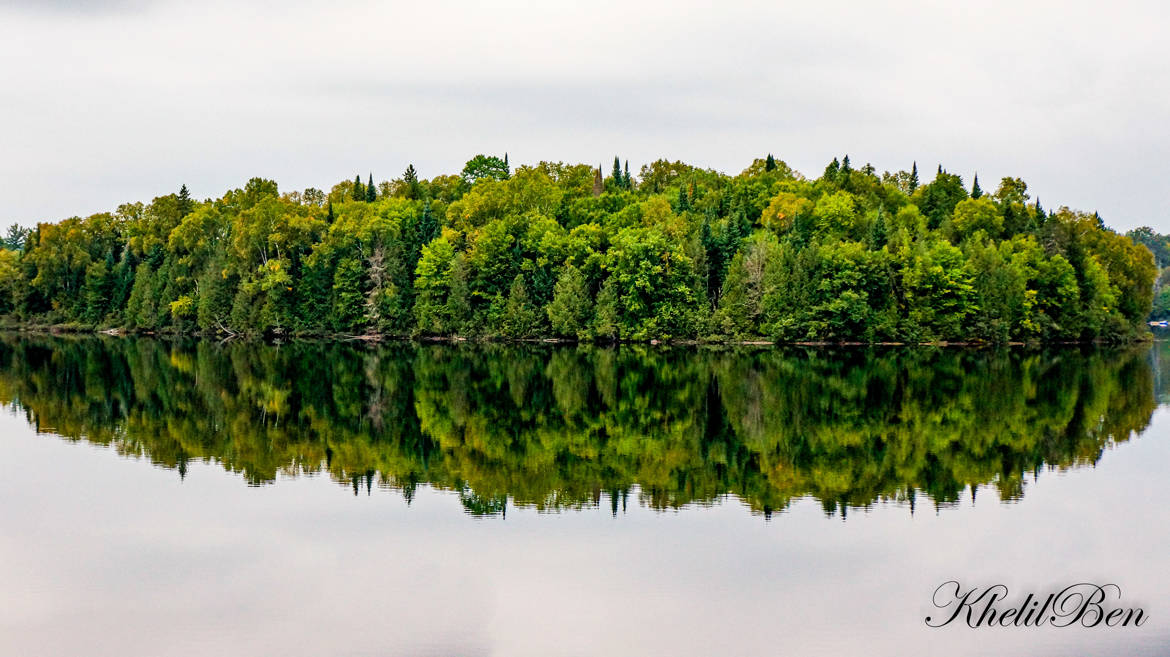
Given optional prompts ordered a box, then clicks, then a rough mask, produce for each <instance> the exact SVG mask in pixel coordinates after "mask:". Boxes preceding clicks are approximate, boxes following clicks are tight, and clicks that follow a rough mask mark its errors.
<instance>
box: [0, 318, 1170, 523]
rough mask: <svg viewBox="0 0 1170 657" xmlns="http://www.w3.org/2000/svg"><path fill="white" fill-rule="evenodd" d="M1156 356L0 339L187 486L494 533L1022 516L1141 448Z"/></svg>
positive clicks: (72, 402)
mask: <svg viewBox="0 0 1170 657" xmlns="http://www.w3.org/2000/svg"><path fill="white" fill-rule="evenodd" d="M1165 350H1166V346H1165V345H1164V344H1162V343H1159V344H1155V345H1143V346H1136V347H1135V346H1129V347H1118V348H1099V349H1075V348H1074V349H1069V348H1064V349H1052V350H1045V349H1035V350H1006V349H1003V350H972V349H962V350H960V349H950V350H947V349H935V348H927V349H913V350H906V349H881V348H876V347H875V348H870V349H861V350H854V349H849V350H842V349H831V348H830V349H825V348H815V349H814V348H805V347H782V348H776V349H753V348H735V349H723V348H719V349H714V348H702V349H678V348H660V349H654V348H650V347H648V346H645V345H640V344H637V345H620V346H616V347H615V346H593V345H580V346H576V347H567V346H561V347H551V346H548V345H534V344H486V345H480V344H418V343H412V342H392V343H390V344H387V345H372V346H371V345H359V346H354V345H352V344H348V343H342V342H317V341H293V342H291V343H289V344H284V345H280V346H275V345H269V344H265V343H262V342H256V341H226V342H223V341H221V342H216V341H211V340H190V339H186V338H181V339H178V340H175V341H169V340H159V339H149V338H107V337H93V336H81V337H66V338H63V339H61V338H49V337H41V336H32V337H29V336H17V335H13V334H0V404H3V405H5V406H8V407H10V408H13V409H16V410H19V411H21V412H22V413H23V414H24V415H25V417H26V419H27V420H28V422H29V423H30V424H34V425H35V426H37V427H38V429H39V430H40V431H42V432H51V433H54V434H57V435H60V436H63V437H65V438H67V439H70V440H84V441H88V442H91V443H94V444H101V445H110V446H112V447H113V448H115V449H116V450H118V452H119V453H121V454H125V455H131V456H135V457H145V458H147V459H149V460H150V461H151V462H153V463H155V464H157V465H160V466H163V467H167V468H173V469H175V470H177V471H178V474H179V475H180V476H185V474H186V472H187V468H188V467H189V465H190V464H191V463H193V462H196V461H204V462H214V463H216V464H218V465H219V466H220V467H222V468H224V469H225V470H228V471H230V472H237V473H240V474H241V476H242V477H243V478H245V479H246V480H247V481H248V482H249V483H250V484H264V483H271V482H274V481H276V479H277V476H278V474H281V473H284V474H286V475H298V474H302V473H326V474H328V475H329V476H330V477H332V478H333V479H334V480H335V481H337V482H338V483H341V484H342V485H346V486H352V487H353V488H354V491H355V492H358V491H359V490H361V491H362V492H363V493H364V492H365V491H366V490H368V489H370V488H372V487H373V486H374V485H379V486H384V487H390V488H394V489H396V490H398V491H400V492H401V494H403V495H404V496H406V498H407V500H409V499H411V497H412V496H413V494H414V492H415V490H416V488H417V487H418V486H422V485H430V486H433V487H435V488H439V489H443V490H449V491H454V492H457V493H458V494H459V496H460V499H461V500H462V501H463V503H464V505H465V506H466V507H467V509H468V511H470V512H472V513H483V514H492V513H499V512H501V511H503V509H504V508H505V507H506V506H507V505H508V504H513V505H526V506H535V507H539V508H545V509H560V508H573V507H580V506H594V505H603V504H605V503H606V502H608V503H609V504H613V505H615V511H616V504H617V503H618V501H619V500H620V501H622V503H623V504H624V502H625V500H626V499H627V498H631V499H633V500H634V501H640V502H642V503H643V504H646V505H648V506H650V507H652V508H656V509H668V508H677V507H680V506H684V505H687V504H691V503H696V502H699V503H710V502H713V501H716V500H719V499H722V498H725V497H728V496H734V497H736V498H738V499H739V500H742V501H743V502H744V503H745V504H746V505H748V506H750V508H752V509H753V510H755V511H757V512H762V513H769V512H771V511H778V510H781V509H784V508H786V507H788V506H789V505H790V504H791V502H792V501H793V500H795V499H799V498H802V497H813V498H815V499H817V500H819V501H820V502H821V504H822V505H823V507H824V509H825V511H826V512H827V513H836V512H841V513H844V512H845V509H848V508H858V507H867V506H869V505H871V504H873V503H875V502H878V501H881V500H898V501H901V502H907V503H909V504H910V505H911V508H913V506H912V505H913V504H914V503H915V502H914V499H915V496H916V495H917V496H919V503H922V504H923V505H924V506H926V505H927V504H930V503H933V504H937V505H946V504H948V503H951V502H954V501H956V500H958V499H959V497H960V496H961V495H963V494H964V493H965V492H966V491H968V490H972V489H975V488H978V487H983V486H993V487H995V488H996V489H997V490H998V496H999V497H1000V498H1001V499H1018V498H1019V497H1021V496H1022V495H1023V494H1024V490H1025V486H1026V485H1027V482H1029V481H1030V480H1031V479H1033V478H1034V477H1036V476H1038V475H1039V474H1040V473H1042V472H1047V471H1050V470H1052V469H1069V468H1077V467H1086V466H1090V465H1093V464H1096V463H1097V462H1098V460H1099V459H1100V458H1101V455H1102V454H1103V453H1104V450H1106V449H1108V448H1109V447H1111V446H1113V445H1116V444H1119V443H1123V442H1125V441H1127V440H1129V439H1131V438H1132V437H1133V436H1134V435H1136V434H1137V433H1140V432H1142V431H1143V430H1145V429H1146V428H1147V427H1148V426H1149V423H1150V418H1151V415H1152V413H1153V411H1154V409H1155V406H1156V402H1155V394H1156V393H1160V392H1161V391H1160V390H1158V389H1156V388H1155V385H1156V380H1155V376H1154V373H1153V368H1152V366H1151V364H1152V362H1153V361H1154V360H1156V359H1154V358H1151V355H1150V354H1151V351H1153V352H1154V353H1155V354H1160V355H1161V359H1162V360H1163V361H1164V360H1166V358H1165V356H1166V353H1165ZM603 494H605V498H606V499H605V500H604V501H603V498H602V495H603ZM972 494H973V493H972ZM923 498H925V499H923Z"/></svg>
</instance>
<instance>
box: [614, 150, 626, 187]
mask: <svg viewBox="0 0 1170 657" xmlns="http://www.w3.org/2000/svg"><path fill="white" fill-rule="evenodd" d="M612 175H613V184H614V185H615V186H616V187H617V188H618V189H621V188H623V187H625V185H623V184H622V164H621V162H619V161H618V157H617V156H616V155H614V156H613V174H612Z"/></svg>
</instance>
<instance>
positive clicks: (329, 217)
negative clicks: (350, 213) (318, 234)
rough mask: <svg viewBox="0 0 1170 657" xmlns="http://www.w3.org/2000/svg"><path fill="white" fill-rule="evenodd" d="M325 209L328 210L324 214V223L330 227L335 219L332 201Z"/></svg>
mask: <svg viewBox="0 0 1170 657" xmlns="http://www.w3.org/2000/svg"><path fill="white" fill-rule="evenodd" d="M326 207H327V208H328V210H326V212H325V223H327V224H329V225H330V226H332V225H333V221H334V219H336V217H334V216H333V201H332V200H330V201H329V203H328V205H327V206H326Z"/></svg>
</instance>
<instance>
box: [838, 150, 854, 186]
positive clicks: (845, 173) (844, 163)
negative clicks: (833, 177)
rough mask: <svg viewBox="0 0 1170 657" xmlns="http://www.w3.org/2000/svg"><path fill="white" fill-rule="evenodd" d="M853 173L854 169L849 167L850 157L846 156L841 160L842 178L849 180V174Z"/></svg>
mask: <svg viewBox="0 0 1170 657" xmlns="http://www.w3.org/2000/svg"><path fill="white" fill-rule="evenodd" d="M851 173H853V167H851V166H849V156H848V155H846V156H845V159H844V160H841V178H843V179H844V180H849V174H851Z"/></svg>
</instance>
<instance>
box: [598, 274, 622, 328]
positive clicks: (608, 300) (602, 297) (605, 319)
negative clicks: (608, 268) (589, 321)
mask: <svg viewBox="0 0 1170 657" xmlns="http://www.w3.org/2000/svg"><path fill="white" fill-rule="evenodd" d="M621 319H622V316H621V295H620V292H619V291H618V286H617V283H616V282H615V281H614V279H613V278H612V277H611V278H607V279H605V283H603V284H602V285H601V291H600V292H598V293H597V312H596V314H595V316H594V318H593V334H594V335H595V336H597V337H599V338H606V339H609V340H616V339H618V338H619V337H621Z"/></svg>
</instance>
